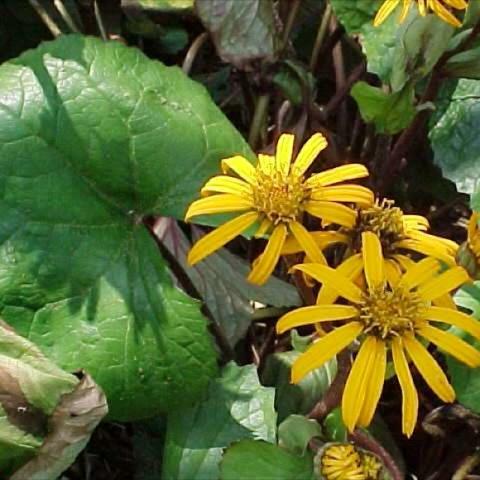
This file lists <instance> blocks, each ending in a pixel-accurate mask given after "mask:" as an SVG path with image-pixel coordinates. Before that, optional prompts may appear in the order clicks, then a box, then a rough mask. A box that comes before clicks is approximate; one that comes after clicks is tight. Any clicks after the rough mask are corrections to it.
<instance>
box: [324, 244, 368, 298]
mask: <svg viewBox="0 0 480 480" xmlns="http://www.w3.org/2000/svg"><path fill="white" fill-rule="evenodd" d="M336 270H337V272H338V273H340V274H342V275H343V276H345V277H346V278H348V279H349V280H352V281H355V280H356V279H357V278H358V277H359V276H360V274H361V273H362V271H363V260H362V254H361V253H356V254H355V255H352V256H351V257H348V258H347V259H346V260H344V261H343V262H342V263H341V264H340V265H339V266H338V267H337V269H336ZM337 298H338V292H337V290H336V289H335V288H332V287H331V286H329V285H322V287H321V288H320V290H319V291H318V296H317V304H319V305H320V304H328V303H335V301H336V300H337Z"/></svg>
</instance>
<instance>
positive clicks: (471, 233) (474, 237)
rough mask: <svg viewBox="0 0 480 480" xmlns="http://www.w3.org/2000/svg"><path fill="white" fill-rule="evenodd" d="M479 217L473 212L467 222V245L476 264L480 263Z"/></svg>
mask: <svg viewBox="0 0 480 480" xmlns="http://www.w3.org/2000/svg"><path fill="white" fill-rule="evenodd" d="M478 217H479V215H478V213H477V212H473V213H472V216H471V217H470V221H469V222H468V239H467V245H468V248H469V249H470V251H471V252H472V253H473V255H474V257H475V260H476V261H477V263H480V230H479V228H478V220H479V218H478Z"/></svg>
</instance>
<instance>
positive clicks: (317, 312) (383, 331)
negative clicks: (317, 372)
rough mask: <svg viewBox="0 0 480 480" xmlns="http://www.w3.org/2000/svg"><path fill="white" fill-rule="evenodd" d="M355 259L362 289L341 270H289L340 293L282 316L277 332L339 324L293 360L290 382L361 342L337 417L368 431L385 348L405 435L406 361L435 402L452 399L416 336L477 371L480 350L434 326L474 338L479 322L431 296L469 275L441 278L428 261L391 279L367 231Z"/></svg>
mask: <svg viewBox="0 0 480 480" xmlns="http://www.w3.org/2000/svg"><path fill="white" fill-rule="evenodd" d="M361 256H362V257H363V258H362V262H363V266H364V272H363V281H362V282H361V285H360V286H358V285H356V284H355V283H353V282H352V280H351V279H350V278H349V276H348V275H346V274H345V271H342V270H341V269H340V268H338V269H337V270H335V269H333V268H330V267H327V266H326V265H321V264H314V263H306V264H301V265H297V266H296V267H294V268H295V269H297V270H300V271H302V272H304V273H305V274H307V275H309V276H310V277H312V278H314V279H315V280H316V281H318V282H320V283H322V284H323V285H324V287H328V289H329V290H330V291H333V292H334V298H335V299H336V298H337V297H339V296H340V297H342V299H344V302H342V303H341V304H333V301H332V303H331V304H322V305H315V306H308V307H303V308H299V309H296V310H293V311H291V312H289V313H287V314H286V315H284V316H283V317H281V318H280V320H279V321H278V324H277V332H278V333H283V332H285V331H287V330H290V329H292V328H296V327H299V326H302V325H315V324H316V323H323V322H333V323H334V324H337V323H341V324H342V323H343V324H342V325H341V326H340V327H338V328H335V329H333V330H332V331H330V332H328V333H327V334H326V335H325V336H323V337H321V338H320V339H319V340H317V341H316V342H315V343H314V344H313V345H312V346H311V347H310V348H309V349H308V350H307V351H306V352H305V353H303V354H302V355H301V356H300V357H299V358H298V359H297V360H296V362H295V363H294V364H293V367H292V381H293V382H294V383H297V382H299V381H300V380H301V379H302V378H303V377H304V376H305V375H306V374H307V373H309V372H310V371H312V370H313V369H315V368H318V367H320V366H322V365H323V364H324V363H325V362H326V361H327V360H329V359H330V358H331V357H333V356H334V355H336V354H337V353H338V352H340V351H341V350H343V349H344V348H346V347H347V346H349V345H350V344H351V343H352V342H353V341H354V340H355V339H358V340H360V343H361V346H360V349H359V352H358V354H357V356H356V359H355V362H354V364H353V367H352V369H351V371H350V374H349V376H348V380H347V382H346V385H345V390H344V393H343V398H342V415H343V420H344V423H345V425H346V426H347V428H348V429H349V430H350V431H352V430H353V429H354V428H355V426H356V425H360V426H367V425H369V423H370V421H371V420H372V418H373V414H374V412H375V409H376V406H377V403H378V401H379V398H380V394H381V392H382V388H383V382H384V379H385V369H386V364H387V351H391V354H392V359H393V364H394V367H395V372H396V374H397V376H398V379H399V382H400V386H401V389H402V393H403V404H402V414H403V415H402V416H403V421H402V425H403V432H404V433H405V434H406V435H407V436H410V435H411V434H412V432H413V429H414V427H415V423H416V420H417V411H418V395H417V392H416V389H415V386H414V383H413V378H412V376H411V373H410V370H409V366H408V358H410V360H411V361H412V362H413V364H414V365H415V366H416V367H417V370H418V371H419V373H420V374H421V375H422V376H423V378H424V379H425V381H426V383H427V384H428V385H429V386H430V388H431V389H432V390H433V391H434V392H435V393H436V394H437V396H438V397H439V398H441V399H442V400H443V401H445V402H452V401H453V400H454V398H455V392H454V390H453V388H452V387H451V385H450V384H449V382H448V379H447V377H446V375H445V374H444V373H443V371H442V370H441V368H440V366H439V365H438V363H437V362H436V361H435V359H434V358H433V356H432V355H431V354H430V353H429V351H428V350H427V348H426V347H425V344H424V343H422V341H420V340H419V338H422V339H423V340H424V341H427V342H432V343H433V344H435V345H437V346H438V347H439V348H440V349H441V350H443V351H444V352H446V353H448V354H450V355H452V356H453V357H455V358H457V359H458V360H460V361H461V362H464V363H465V364H467V365H469V366H470V367H478V366H480V352H478V351H477V350H476V349H475V348H473V347H472V346H471V345H469V344H468V343H466V342H464V341H463V340H461V339H460V338H458V337H456V336H454V335H453V334H450V333H448V332H446V331H445V330H442V329H440V328H437V327H436V326H435V323H436V322H440V323H442V324H447V325H454V326H456V327H458V328H461V329H463V330H464V331H465V332H468V333H469V334H471V335H472V336H474V337H475V338H478V339H480V323H479V322H477V321H476V320H475V319H473V318H472V317H470V316H469V315H466V314H464V313H461V312H459V311H457V310H456V309H454V308H451V307H449V308H445V307H443V306H439V305H438V304H437V305H435V303H436V300H437V299H440V298H442V297H444V296H445V295H447V294H448V293H449V292H451V291H452V290H454V289H456V288H458V287H459V286H461V285H462V284H464V283H465V282H467V281H469V277H468V274H467V272H466V271H465V270H464V269H463V268H461V267H453V268H451V269H448V270H446V271H444V272H441V273H440V270H441V264H440V262H439V261H438V260H436V259H434V258H431V257H429V258H425V259H423V260H421V261H420V262H418V263H415V264H413V265H412V266H410V267H409V268H407V271H406V273H404V274H402V275H393V276H389V275H388V274H387V269H386V268H385V267H386V264H385V261H384V258H383V254H382V245H381V243H380V240H379V239H378V236H377V235H376V234H375V233H373V232H364V233H362V253H361ZM344 270H345V267H344ZM334 301H335V300H334Z"/></svg>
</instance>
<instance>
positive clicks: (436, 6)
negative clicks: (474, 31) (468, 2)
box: [430, 0, 475, 28]
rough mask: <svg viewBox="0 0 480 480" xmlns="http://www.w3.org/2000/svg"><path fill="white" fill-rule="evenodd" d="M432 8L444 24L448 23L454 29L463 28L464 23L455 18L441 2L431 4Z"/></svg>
mask: <svg viewBox="0 0 480 480" xmlns="http://www.w3.org/2000/svg"><path fill="white" fill-rule="evenodd" d="M473 1H475V0H473ZM430 8H431V9H432V10H433V11H434V13H435V14H436V15H438V17H440V18H441V19H442V20H443V21H444V22H447V23H449V24H450V25H452V26H453V27H457V28H458V27H461V26H462V22H460V20H458V18H457V17H455V15H453V14H452V13H451V12H450V11H449V10H448V9H447V8H445V7H444V6H443V5H442V3H441V2H439V1H435V2H430Z"/></svg>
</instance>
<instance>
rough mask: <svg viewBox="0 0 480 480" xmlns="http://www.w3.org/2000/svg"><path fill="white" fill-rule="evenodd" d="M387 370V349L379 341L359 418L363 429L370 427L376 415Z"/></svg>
mask: <svg viewBox="0 0 480 480" xmlns="http://www.w3.org/2000/svg"><path fill="white" fill-rule="evenodd" d="M386 368H387V348H386V345H385V343H384V342H382V341H381V340H377V343H376V347H375V357H374V360H373V368H372V371H371V374H370V377H369V378H368V377H367V386H366V389H365V400H364V401H363V407H362V410H361V412H360V416H359V417H358V424H359V425H360V426H361V427H368V425H370V422H371V421H372V418H373V415H374V414H375V410H376V408H377V405H378V401H379V400H380V395H381V394H382V389H383V382H384V381H385V371H386Z"/></svg>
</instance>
